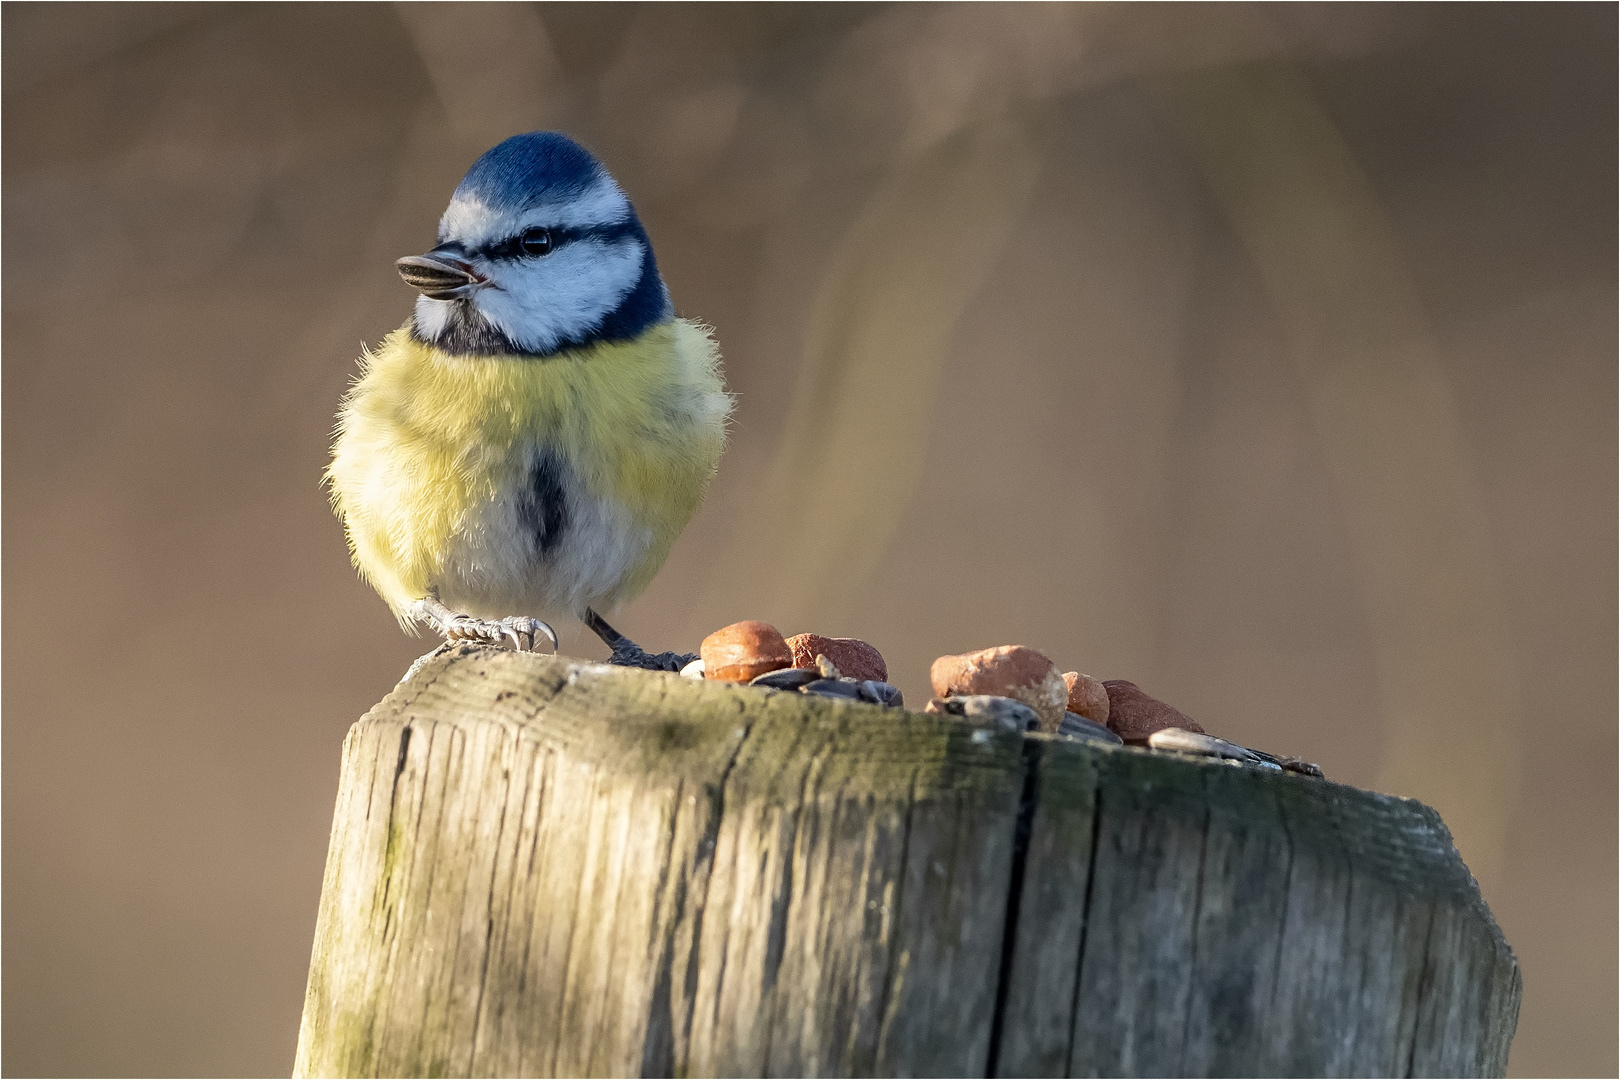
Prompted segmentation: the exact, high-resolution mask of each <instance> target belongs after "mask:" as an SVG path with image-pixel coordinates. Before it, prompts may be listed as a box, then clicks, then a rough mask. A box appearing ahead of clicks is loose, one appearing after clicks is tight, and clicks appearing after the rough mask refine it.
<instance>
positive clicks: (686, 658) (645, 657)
mask: <svg viewBox="0 0 1620 1080" xmlns="http://www.w3.org/2000/svg"><path fill="white" fill-rule="evenodd" d="M585 625H586V626H588V627H590V628H591V630H592V631H594V632H595V634H596V636H597V637H599V638H601V639H602V641H603V642H604V643H605V644H606V645H607V647H608V648H610V649H612V650H613V655H612V656H610V657H608V663H610V664H614V665H616V666H618V667H633V668H641V669H642V670H643V671H679V670H681V668H683V667H685V666H686V665H687V664H690V663H691V662H692V661H694V660H696V659H697V654H696V653H678V652H661V653H650V652H647V651H646V650H645V649H643V648H642V647H641V646H640V645H637V644H636V643H635V642H633V641H631V640H630V639H629V638H627V637H625V636H624V635H623V634H621V633H619V632H618V631H617V630H615V629H613V627H611V626H609V625H608V621H607V620H606V619H604V618H602V616H600V615H598V614H597V613H596V612H594V611H592V610H591V609H590V608H586V609H585Z"/></svg>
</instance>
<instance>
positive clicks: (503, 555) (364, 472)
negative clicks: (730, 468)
mask: <svg viewBox="0 0 1620 1080" xmlns="http://www.w3.org/2000/svg"><path fill="white" fill-rule="evenodd" d="M438 239H439V243H438V246H436V247H434V248H433V249H432V250H431V251H429V252H427V253H426V254H424V255H414V256H410V257H408V258H404V259H400V260H399V262H398V269H399V274H400V276H401V277H402V278H404V279H405V281H406V283H407V284H409V285H411V286H412V287H413V288H415V289H417V290H418V291H419V292H420V294H421V295H420V296H418V297H417V299H416V307H415V311H414V313H413V314H412V316H411V318H410V319H408V320H407V321H406V323H405V325H403V326H402V327H400V328H399V329H398V330H396V331H394V332H393V333H392V334H390V335H388V337H387V338H386V339H384V341H383V342H382V344H381V345H380V346H378V347H377V348H376V349H375V350H366V351H364V352H363V354H362V356H361V359H360V369H361V374H360V378H359V380H358V381H357V382H356V383H355V385H354V387H353V389H352V390H351V391H350V392H349V394H348V395H347V396H346V397H345V398H344V400H343V404H342V408H341V410H340V412H339V414H338V424H337V433H336V441H335V442H334V445H333V447H332V461H331V464H330V465H329V466H328V468H327V470H326V482H327V484H328V486H329V489H330V492H331V496H332V506H333V508H334V509H335V510H336V512H337V515H338V517H339V518H341V519H342V521H343V525H344V528H345V531H346V532H347V534H348V540H349V550H350V553H351V555H352V557H353V560H354V565H355V566H356V568H358V570H359V571H360V574H361V576H362V577H363V578H364V579H365V580H366V581H367V582H369V583H370V584H371V585H372V587H374V588H375V589H376V590H377V592H378V593H380V594H381V595H382V598H383V599H384V600H385V601H387V603H388V606H389V608H391V609H392V610H393V613H394V615H395V616H396V617H397V618H398V619H399V620H400V623H401V625H402V626H406V627H411V626H414V625H416V624H424V623H425V624H426V625H428V626H429V627H431V628H432V629H434V630H436V631H437V632H439V633H441V634H443V635H444V636H445V638H446V639H447V640H458V639H468V640H475V641H484V642H491V643H499V642H502V641H505V640H510V641H511V642H512V643H513V644H514V645H515V646H516V647H517V648H520V649H532V648H533V647H534V644H535V641H536V639H537V637H538V636H539V635H540V634H544V635H545V636H546V637H548V638H550V639H551V643H552V646H553V648H555V647H556V645H557V637H556V633H555V632H554V631H553V630H552V628H551V627H550V625H549V624H547V623H546V622H545V621H544V619H546V618H548V617H551V618H555V617H556V616H559V615H574V616H577V617H579V618H581V619H582V620H584V621H585V623H586V624H587V625H588V626H590V627H591V628H592V629H593V630H594V631H595V632H596V633H597V634H598V635H599V636H601V637H602V638H603V640H604V641H606V642H607V643H608V645H609V646H610V647H611V648H612V649H613V651H614V659H615V661H617V662H620V663H631V664H637V665H639V666H644V667H655V668H663V669H670V668H673V667H675V666H677V665H678V664H679V663H681V662H683V661H684V660H686V659H687V658H686V657H682V656H679V655H677V654H673V653H666V654H661V655H660V656H656V657H649V656H648V655H647V654H645V653H643V652H641V650H639V649H638V648H636V647H635V646H634V645H633V644H632V643H631V642H629V641H628V640H627V639H626V638H624V637H623V635H620V634H619V633H618V632H617V631H615V630H613V628H612V627H611V626H609V625H608V624H607V623H606V622H605V621H604V620H603V619H602V617H601V614H600V613H601V612H603V611H611V610H612V609H613V608H614V607H615V606H616V605H618V604H621V603H623V602H625V601H627V600H629V599H631V598H632V597H634V596H635V595H636V594H637V593H639V592H640V591H641V590H642V589H643V588H644V587H645V586H646V585H647V583H648V581H650V580H651V579H652V577H653V575H654V574H655V573H657V571H658V568H659V567H660V566H662V565H663V562H664V559H665V558H666V557H667V556H668V555H669V549H670V545H672V544H673V543H674V542H675V538H676V536H678V535H679V534H680V532H681V530H682V529H683V528H685V526H686V523H687V521H688V520H689V519H690V518H691V516H692V513H693V511H694V510H695V509H696V508H697V505H698V501H699V500H700V499H701V498H702V495H703V492H704V490H705V489H706V488H707V487H708V484H709V481H710V479H711V478H712V477H713V476H714V473H715V468H716V465H717V464H718V462H719V458H720V451H721V448H722V446H723V445H724V442H725V434H726V422H727V418H728V416H729V415H730V412H731V405H732V401H731V396H730V395H729V394H727V393H726V391H725V388H724V386H723V385H722V382H721V377H720V357H719V351H718V349H717V348H716V346H715V343H714V341H713V339H712V338H711V337H710V333H709V330H708V328H707V327H704V326H702V325H700V324H698V323H695V322H691V321H688V320H687V319H683V318H677V317H676V315H675V309H674V307H673V305H672V304H671V302H670V297H669V290H668V288H666V287H665V285H664V281H663V278H662V277H660V276H659V273H658V264H657V261H656V260H655V259H654V258H653V249H652V243H651V242H650V241H649V240H648V238H647V232H646V230H645V229H644V228H643V227H642V224H641V221H640V219H639V218H638V217H637V216H636V211H635V208H634V207H632V206H631V205H630V200H629V199H628V198H626V197H625V194H624V192H623V191H621V190H620V188H619V185H618V184H616V183H615V182H614V180H613V178H612V177H611V176H609V175H608V172H607V170H606V169H605V168H603V167H602V165H601V164H600V163H599V162H598V161H597V160H596V159H595V158H594V157H592V156H591V154H590V153H589V151H587V150H586V149H585V148H584V147H582V146H580V145H579V144H578V143H576V142H574V141H573V140H572V139H569V138H568V137H566V136H564V135H560V134H558V133H556V132H534V133H531V134H527V135H517V136H514V137H512V138H510V139H507V140H506V141H505V142H503V143H501V144H500V145H499V146H496V147H495V148H494V149H492V150H490V151H489V152H488V153H486V154H484V155H483V156H482V157H480V158H479V159H478V160H477V161H476V162H474V163H473V166H472V168H471V169H470V170H468V172H467V175H466V177H465V178H464V179H463V180H462V181H461V184H460V185H459V186H458V187H457V188H456V190H455V192H454V194H453V195H452V196H451V199H450V206H449V208H448V209H447V210H445V212H444V217H443V218H441V219H440V221H439V233H438Z"/></svg>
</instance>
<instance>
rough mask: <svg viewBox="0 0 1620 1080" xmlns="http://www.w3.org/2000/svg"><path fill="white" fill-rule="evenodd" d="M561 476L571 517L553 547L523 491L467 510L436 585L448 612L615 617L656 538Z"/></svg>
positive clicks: (619, 507)
mask: <svg viewBox="0 0 1620 1080" xmlns="http://www.w3.org/2000/svg"><path fill="white" fill-rule="evenodd" d="M534 456H536V457H537V456H538V455H534ZM559 472H560V475H558V476H557V477H556V479H557V481H558V486H559V488H560V491H561V497H562V500H563V506H564V510H563V513H562V523H561V528H560V529H559V530H558V534H557V536H556V538H555V540H554V541H553V542H551V543H549V544H548V543H546V542H545V537H544V531H545V530H544V529H543V528H540V527H538V525H537V519H536V509H535V507H534V506H533V505H532V501H526V496H530V495H532V492H531V491H529V490H526V489H524V488H523V487H522V486H521V485H514V490H513V491H512V492H511V493H510V494H509V495H508V496H505V497H497V498H495V499H492V500H490V501H488V502H486V503H484V504H482V505H480V506H477V507H473V508H470V509H469V510H468V512H467V513H466V514H465V516H464V518H463V523H462V525H461V526H460V527H459V528H457V529H456V530H455V531H454V532H453V533H452V535H451V536H450V538H449V540H448V542H447V543H446V544H445V548H444V562H443V569H442V571H441V574H440V580H439V581H437V582H435V584H436V585H437V587H438V592H439V599H440V600H441V601H442V602H443V603H444V604H445V605H446V606H448V607H449V608H451V609H452V610H455V611H460V612H464V613H465V614H468V615H476V616H478V617H480V618H485V619H503V618H506V617H507V616H510V615H533V616H536V617H538V618H550V617H556V616H562V615H571V616H576V617H577V616H579V615H581V614H583V613H584V610H585V608H587V607H591V608H595V609H597V610H598V611H608V610H611V609H612V608H613V607H614V606H615V604H617V602H618V600H619V595H618V594H619V590H620V587H621V585H622V584H623V583H624V582H625V580H626V578H627V577H629V576H630V575H631V573H632V572H633V571H634V570H635V569H636V568H637V567H639V566H640V565H641V563H642V560H643V559H644V558H646V556H647V553H648V548H649V547H650V545H651V543H652V532H651V530H649V529H648V528H646V527H645V526H642V525H639V524H637V522H636V520H635V518H634V517H633V516H632V515H631V513H630V511H629V510H628V509H627V508H626V507H625V506H624V505H623V504H622V503H620V502H619V501H618V500H616V499H613V498H611V497H607V496H601V495H596V494H593V493H591V492H589V491H587V490H586V489H585V487H584V486H583V485H582V484H580V483H579V482H578V480H577V479H576V478H575V477H574V476H573V474H572V473H571V471H569V470H568V469H567V468H566V466H563V467H562V468H561V469H560V470H559ZM519 475H523V476H527V475H529V470H527V469H525V470H521V471H520V473H519Z"/></svg>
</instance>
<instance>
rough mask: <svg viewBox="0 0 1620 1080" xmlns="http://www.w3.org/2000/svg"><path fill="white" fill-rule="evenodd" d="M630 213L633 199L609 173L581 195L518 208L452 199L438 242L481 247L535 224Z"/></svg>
mask: <svg viewBox="0 0 1620 1080" xmlns="http://www.w3.org/2000/svg"><path fill="white" fill-rule="evenodd" d="M629 214H630V200H629V199H627V198H625V195H624V192H623V191H620V190H619V185H618V184H615V183H614V182H613V179H612V178H611V177H607V176H604V177H602V178H601V179H600V180H598V181H597V182H596V183H595V184H593V185H591V186H590V187H588V188H586V189H585V190H584V191H582V192H580V193H579V194H578V195H570V196H569V197H568V198H567V199H563V200H559V201H557V202H551V203H547V204H545V205H544V206H534V207H527V208H524V209H518V210H506V209H496V208H494V207H492V206H489V205H488V204H487V203H484V202H483V201H481V200H479V199H477V198H469V197H466V196H463V197H460V198H457V199H453V200H452V201H451V203H450V206H449V208H448V209H446V210H445V212H444V217H442V218H440V219H439V242H440V243H443V242H445V241H446V240H459V241H461V242H462V243H464V244H466V245H467V246H469V247H482V246H483V245H484V244H488V243H491V242H492V241H497V240H504V239H506V238H507V237H509V236H516V235H517V234H519V233H521V232H522V231H523V230H524V229H529V228H534V227H536V226H540V227H545V228H553V229H580V228H587V227H589V226H592V225H611V224H613V223H615V222H619V221H623V220H624V219H625V218H626V217H628V216H629Z"/></svg>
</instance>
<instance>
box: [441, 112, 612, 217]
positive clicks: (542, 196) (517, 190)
mask: <svg viewBox="0 0 1620 1080" xmlns="http://www.w3.org/2000/svg"><path fill="white" fill-rule="evenodd" d="M605 172H606V170H604V169H603V168H602V166H601V164H600V163H599V162H597V160H596V159H595V158H594V157H592V156H591V152H590V151H589V150H587V149H585V148H584V147H583V146H581V145H579V143H577V142H575V141H574V140H573V139H570V138H569V137H568V136H566V135H563V134H561V133H560V132H556V131H531V132H529V133H528V134H527V135H514V136H512V137H511V138H510V139H507V140H506V141H505V142H502V143H501V144H499V145H498V146H496V147H495V148H494V149H492V150H489V151H487V152H485V154H484V156H483V157H481V158H479V159H478V160H477V161H475V162H473V165H472V168H470V169H468V170H467V175H466V176H465V177H463V178H462V181H461V183H460V184H458V185H457V186H456V192H455V195H454V196H453V198H457V199H461V198H472V199H476V200H478V201H479V202H481V203H483V204H485V205H486V206H489V207H490V208H492V209H500V210H521V209H524V208H526V207H530V206H533V205H535V204H536V203H540V202H549V201H553V200H560V199H567V198H570V197H572V196H575V195H579V194H581V193H582V192H584V191H585V190H586V189H587V188H589V187H591V186H592V185H593V184H595V183H597V182H598V181H599V180H600V179H601V178H602V176H603V175H604V174H605Z"/></svg>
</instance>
